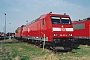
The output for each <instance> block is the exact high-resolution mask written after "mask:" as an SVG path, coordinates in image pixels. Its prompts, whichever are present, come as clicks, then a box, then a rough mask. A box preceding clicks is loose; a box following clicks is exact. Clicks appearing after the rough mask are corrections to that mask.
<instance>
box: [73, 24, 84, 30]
mask: <svg viewBox="0 0 90 60" xmlns="http://www.w3.org/2000/svg"><path fill="white" fill-rule="evenodd" d="M73 27H74V29H75V30H80V29H85V24H74V25H73Z"/></svg>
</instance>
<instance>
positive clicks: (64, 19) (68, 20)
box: [61, 18, 70, 24]
mask: <svg viewBox="0 0 90 60" xmlns="http://www.w3.org/2000/svg"><path fill="white" fill-rule="evenodd" d="M61 21H62V24H70V19H69V18H61Z"/></svg>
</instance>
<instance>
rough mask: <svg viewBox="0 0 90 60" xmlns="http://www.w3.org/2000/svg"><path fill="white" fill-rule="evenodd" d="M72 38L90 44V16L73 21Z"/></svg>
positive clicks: (80, 42)
mask: <svg viewBox="0 0 90 60" xmlns="http://www.w3.org/2000/svg"><path fill="white" fill-rule="evenodd" d="M73 26H74V38H75V39H76V40H77V41H78V43H79V44H89V45H90V17H89V18H86V19H83V20H79V21H74V22H73Z"/></svg>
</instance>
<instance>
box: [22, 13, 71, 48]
mask: <svg viewBox="0 0 90 60" xmlns="http://www.w3.org/2000/svg"><path fill="white" fill-rule="evenodd" d="M21 29H22V34H21V37H22V39H23V40H27V41H29V42H33V43H36V44H37V45H39V46H42V44H43V42H44V37H45V46H49V47H50V48H52V49H56V50H58V49H60V50H72V46H73V43H72V40H73V25H72V21H71V18H70V16H69V15H67V14H52V13H48V14H43V15H41V16H40V17H39V18H37V19H36V20H34V21H32V22H30V23H28V24H27V25H25V26H22V27H21Z"/></svg>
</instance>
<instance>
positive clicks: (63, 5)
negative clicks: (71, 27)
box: [0, 0, 90, 32]
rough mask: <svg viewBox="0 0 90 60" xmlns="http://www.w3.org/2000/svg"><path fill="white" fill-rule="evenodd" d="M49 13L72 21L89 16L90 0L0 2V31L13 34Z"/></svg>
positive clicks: (2, 0) (8, 0)
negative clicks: (69, 18)
mask: <svg viewBox="0 0 90 60" xmlns="http://www.w3.org/2000/svg"><path fill="white" fill-rule="evenodd" d="M49 12H53V13H57V14H63V13H66V14H68V15H70V17H71V19H72V21H75V20H79V19H84V18H87V17H89V16H90V0H0V31H1V32H3V31H4V26H5V13H6V31H7V32H14V31H15V30H16V29H17V27H20V26H21V25H25V24H26V23H27V22H26V21H28V22H31V21H32V20H35V19H36V18H38V17H39V16H41V15H42V14H46V13H49Z"/></svg>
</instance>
